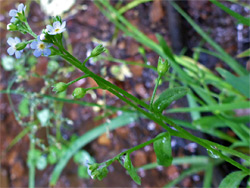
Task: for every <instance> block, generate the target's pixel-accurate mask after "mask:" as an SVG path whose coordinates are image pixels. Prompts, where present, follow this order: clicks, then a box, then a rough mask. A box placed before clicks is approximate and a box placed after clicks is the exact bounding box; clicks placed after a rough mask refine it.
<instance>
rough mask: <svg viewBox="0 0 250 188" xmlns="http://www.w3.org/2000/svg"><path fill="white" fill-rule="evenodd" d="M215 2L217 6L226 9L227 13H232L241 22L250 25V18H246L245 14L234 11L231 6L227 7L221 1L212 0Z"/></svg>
mask: <svg viewBox="0 0 250 188" xmlns="http://www.w3.org/2000/svg"><path fill="white" fill-rule="evenodd" d="M210 1H211V2H212V3H213V4H215V5H216V6H217V7H219V8H221V9H222V10H224V11H225V12H226V13H228V14H230V15H231V16H232V17H234V18H236V19H237V20H238V21H239V22H240V23H242V24H244V25H247V26H250V19H249V18H245V17H244V16H241V15H240V14H238V13H237V12H234V11H232V10H231V9H230V8H227V7H226V6H225V5H223V4H221V3H220V2H218V1H216V0H210Z"/></svg>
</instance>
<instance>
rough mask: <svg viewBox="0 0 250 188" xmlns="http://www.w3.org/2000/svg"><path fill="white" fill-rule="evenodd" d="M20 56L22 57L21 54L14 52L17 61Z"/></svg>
mask: <svg viewBox="0 0 250 188" xmlns="http://www.w3.org/2000/svg"><path fill="white" fill-rule="evenodd" d="M21 55H22V54H21V52H20V51H16V52H15V56H16V58H17V59H19V58H20V57H21Z"/></svg>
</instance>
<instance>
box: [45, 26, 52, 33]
mask: <svg viewBox="0 0 250 188" xmlns="http://www.w3.org/2000/svg"><path fill="white" fill-rule="evenodd" d="M46 29H47V31H48V33H50V32H53V30H54V29H53V27H52V26H51V25H47V26H46Z"/></svg>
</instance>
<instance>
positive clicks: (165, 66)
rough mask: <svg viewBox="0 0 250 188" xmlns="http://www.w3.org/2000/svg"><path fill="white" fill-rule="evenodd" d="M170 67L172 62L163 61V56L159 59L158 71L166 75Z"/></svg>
mask: <svg viewBox="0 0 250 188" xmlns="http://www.w3.org/2000/svg"><path fill="white" fill-rule="evenodd" d="M169 67H170V63H169V62H168V61H167V60H165V61H164V62H163V61H162V59H161V57H159V59H158V66H157V72H158V74H159V75H164V74H165V73H166V72H167V71H168V70H169Z"/></svg>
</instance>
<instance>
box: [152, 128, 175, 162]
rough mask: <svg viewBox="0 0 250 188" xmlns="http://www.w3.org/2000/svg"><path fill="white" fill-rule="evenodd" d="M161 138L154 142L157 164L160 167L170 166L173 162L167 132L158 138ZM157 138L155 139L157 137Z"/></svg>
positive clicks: (169, 137)
mask: <svg viewBox="0 0 250 188" xmlns="http://www.w3.org/2000/svg"><path fill="white" fill-rule="evenodd" d="M163 135H165V136H164V137H163V138H161V139H159V140H156V141H155V142H154V151H155V154H156V157H157V163H158V164H159V165H162V166H170V165H171V164H172V161H173V157H172V147H171V136H170V134H169V133H168V132H165V133H161V134H159V135H158V136H163ZM158 136H157V137H158Z"/></svg>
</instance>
